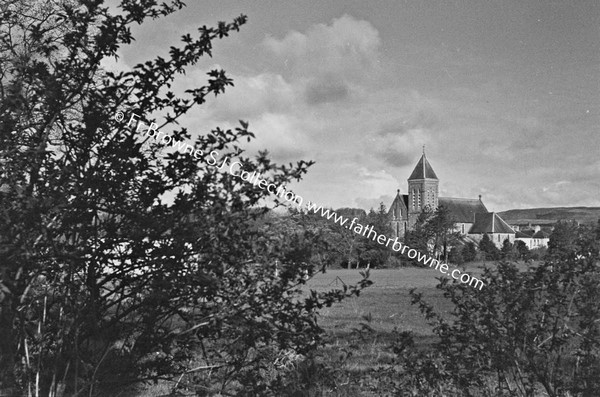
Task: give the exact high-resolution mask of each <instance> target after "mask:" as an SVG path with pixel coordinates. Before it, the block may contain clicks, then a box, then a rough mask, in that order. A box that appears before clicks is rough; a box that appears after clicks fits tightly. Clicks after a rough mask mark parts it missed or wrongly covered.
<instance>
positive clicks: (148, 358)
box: [0, 0, 368, 396]
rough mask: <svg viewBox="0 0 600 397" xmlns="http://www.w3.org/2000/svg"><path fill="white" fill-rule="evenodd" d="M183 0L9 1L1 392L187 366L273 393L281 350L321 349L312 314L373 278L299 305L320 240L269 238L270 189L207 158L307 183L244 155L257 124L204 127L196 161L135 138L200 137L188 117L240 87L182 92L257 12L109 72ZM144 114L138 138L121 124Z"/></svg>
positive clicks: (177, 372) (93, 384)
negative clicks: (143, 32)
mask: <svg viewBox="0 0 600 397" xmlns="http://www.w3.org/2000/svg"><path fill="white" fill-rule="evenodd" d="M183 6H184V5H183V3H182V2H181V1H179V0H173V1H170V2H162V3H160V4H157V2H154V1H138V0H122V1H121V3H120V13H119V14H114V13H112V12H111V11H110V9H109V8H108V7H106V6H103V4H102V1H81V2H75V1H61V2H50V3H47V4H46V3H42V2H37V1H32V0H26V1H8V2H7V1H5V2H3V3H2V5H0V12H1V13H2V18H1V19H0V62H1V63H0V66H1V68H0V69H1V70H0V151H1V152H0V161H1V162H2V164H3V167H2V169H1V170H0V191H1V193H0V277H1V280H0V291H1V293H0V332H1V335H2V337H1V338H0V362H1V363H2V365H0V381H1V386H0V387H1V388H2V389H3V390H2V392H7V393H9V394H13V395H21V392H24V390H26V389H29V391H30V392H33V393H35V394H41V395H49V394H51V393H54V394H56V393H57V392H58V391H60V390H62V391H64V393H65V394H66V395H81V394H86V395H90V396H92V395H114V394H115V393H116V390H122V388H123V387H125V386H126V385H128V384H131V383H135V382H138V381H140V380H142V381H147V380H158V379H164V378H172V377H174V376H177V377H179V376H183V375H185V374H191V375H193V376H195V382H196V383H197V386H198V387H199V388H206V389H210V390H212V389H214V388H215V387H217V386H216V385H218V390H217V391H215V393H218V392H222V393H229V394H235V393H237V392H239V391H240V390H242V389H245V391H246V392H247V393H254V394H256V393H262V392H264V391H265V390H267V389H269V388H271V389H272V388H273V387H276V385H275V383H273V382H269V381H268V380H266V379H265V377H264V376H261V374H263V373H264V371H263V369H264V367H265V365H267V364H266V363H269V362H270V361H271V356H269V354H270V352H273V351H275V352H277V351H281V350H285V349H294V350H296V351H297V352H299V353H303V352H307V351H309V350H310V349H312V348H314V347H315V346H316V345H317V343H318V340H319V335H320V332H321V331H320V328H319V327H318V325H317V323H316V315H315V310H316V309H317V308H319V307H322V306H323V305H329V304H331V303H332V302H334V301H337V300H340V299H342V298H343V297H345V296H348V295H352V294H356V293H358V291H359V290H360V288H362V287H364V286H366V285H367V284H368V282H367V281H366V280H363V281H362V282H361V283H360V285H358V286H354V287H350V288H348V289H344V290H339V291H329V292H325V293H316V292H314V293H312V294H310V295H309V296H307V297H305V298H301V297H299V286H300V285H302V284H303V283H304V282H305V281H304V275H305V272H306V271H309V270H310V269H312V268H313V267H314V266H315V263H312V261H311V258H312V251H311V250H310V246H311V244H313V243H316V241H315V239H317V238H318V236H317V235H315V234H313V233H311V232H310V231H307V230H303V231H300V232H297V233H290V234H284V235H279V234H278V235H274V234H268V233H266V232H265V230H263V229H260V228H257V225H256V222H255V221H256V219H257V218H259V217H260V216H261V214H262V213H263V212H264V211H260V210H257V205H258V203H259V202H261V200H262V199H263V198H265V197H266V196H267V193H266V191H265V190H263V189H261V188H259V187H258V186H255V185H252V184H250V183H246V182H245V181H243V180H241V179H240V178H237V177H234V176H233V175H231V174H229V173H228V172H221V171H219V169H218V168H217V167H214V166H212V165H210V164H209V162H208V161H207V159H209V155H210V154H211V153H218V154H220V155H222V156H229V157H230V158H237V159H239V162H240V164H241V168H242V169H243V170H245V171H248V172H250V173H252V172H256V173H257V174H259V175H263V176H264V177H265V178H266V179H267V180H268V181H269V182H272V183H274V184H275V185H285V184H286V183H288V182H290V181H292V180H299V179H300V178H301V177H302V175H303V174H304V173H305V172H306V171H307V168H308V166H309V165H310V164H311V163H310V162H309V163H307V162H304V161H301V162H299V163H297V164H295V165H290V166H289V167H288V166H280V165H278V164H274V163H273V162H271V161H270V159H269V158H268V157H267V154H266V153H260V154H259V155H258V156H256V157H253V158H249V157H247V156H245V155H244V151H243V149H242V148H241V145H242V143H243V142H245V141H249V140H251V139H252V138H253V136H254V135H253V133H252V132H250V131H249V130H248V125H247V124H246V123H245V122H240V125H239V126H238V127H237V128H235V129H231V130H229V129H228V130H223V129H220V128H215V129H213V130H212V131H205V132H204V133H203V134H201V135H200V136H199V137H198V138H197V139H196V140H195V142H192V146H193V149H194V155H193V156H192V155H191V153H182V152H181V151H172V150H170V149H169V148H168V145H169V144H168V141H167V140H165V139H162V140H154V139H151V138H150V137H148V136H147V137H146V138H144V137H143V135H142V134H141V132H144V130H146V131H147V130H149V129H151V128H154V129H155V130H157V131H163V132H165V133H168V134H169V136H170V137H171V140H174V141H179V142H185V141H187V140H190V138H191V135H190V133H189V132H188V129H187V128H185V127H179V126H178V123H179V122H180V121H181V117H182V116H184V115H185V114H186V113H188V112H189V111H190V110H191V109H192V108H194V107H195V106H197V105H201V104H203V103H205V102H206V101H207V100H208V98H209V97H210V96H212V95H220V94H222V93H223V92H224V91H225V89H226V88H227V87H228V86H231V85H232V84H233V83H232V80H231V79H230V78H228V77H227V75H226V73H225V72H224V71H223V70H212V71H210V72H209V73H208V74H207V80H206V83H205V84H204V85H203V86H201V87H196V88H190V89H188V90H186V91H185V93H184V94H179V93H176V92H173V91H172V90H171V86H172V84H173V83H174V81H175V80H176V78H177V77H178V76H180V75H181V74H182V73H184V72H185V70H186V69H189V68H190V67H191V66H193V65H195V64H196V63H197V62H198V61H199V59H200V58H201V57H202V56H206V55H209V56H210V55H211V53H212V47H213V42H214V41H215V40H217V39H221V38H224V37H226V36H228V35H229V34H230V33H232V32H235V31H238V30H239V29H240V28H241V27H242V25H244V23H245V22H246V17H245V16H240V17H238V18H236V19H234V20H233V21H231V22H229V23H225V22H220V23H219V24H218V25H217V27H214V28H213V27H206V26H203V27H201V28H200V29H199V30H198V32H197V34H196V36H195V37H192V35H190V34H185V35H184V36H182V44H181V46H179V47H171V49H170V52H169V55H168V56H167V57H166V58H163V57H156V58H154V59H149V60H148V61H146V62H145V63H142V64H139V65H136V66H135V67H134V68H133V70H131V71H125V72H120V73H112V72H106V71H103V70H102V68H101V66H100V65H101V62H102V61H103V60H104V59H107V58H114V57H116V55H117V50H118V49H119V48H120V47H121V46H123V45H129V44H131V43H132V41H133V37H132V34H131V28H132V26H135V25H137V24H141V23H144V22H145V21H147V20H148V19H157V18H162V17H165V16H167V15H169V14H172V13H173V12H176V11H177V10H179V9H181V8H182V7H183ZM134 113H135V114H137V115H138V116H139V123H138V122H136V123H134V124H137V125H138V126H139V125H141V126H142V127H143V128H142V129H141V131H138V128H127V125H126V124H125V122H127V121H128V120H129V121H130V122H131V118H132V117H133V119H134V120H136V116H132V115H133V114H134ZM122 119H124V121H122ZM154 123H156V124H154ZM194 127H195V128H196V129H198V127H200V126H194ZM165 195H167V196H169V195H171V196H172V197H173V200H172V201H171V202H167V201H165V200H163V198H164V197H165ZM277 261H281V262H283V265H284V266H285V268H286V271H285V272H284V273H283V275H282V276H281V277H275V275H274V271H273V270H274V266H275V265H276V263H277ZM207 370H210V371H211V372H210V377H209V376H205V375H204V372H203V371H207Z"/></svg>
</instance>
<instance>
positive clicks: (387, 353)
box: [140, 262, 529, 396]
mask: <svg viewBox="0 0 600 397" xmlns="http://www.w3.org/2000/svg"><path fill="white" fill-rule="evenodd" d="M484 264H485V263H483V262H472V263H469V264H468V265H467V266H466V267H462V269H463V270H466V271H468V272H470V273H472V274H473V275H474V276H476V277H477V276H478V275H480V274H481V272H482V265H484ZM487 265H488V266H494V264H493V263H492V262H488V263H487ZM518 266H519V268H520V269H521V270H526V269H527V268H528V267H529V266H528V265H526V264H524V263H521V264H519V265H518ZM364 270H365V269H331V270H327V271H326V272H325V273H318V274H316V275H315V276H314V277H312V278H311V279H309V280H308V281H307V283H306V285H304V287H303V290H304V291H306V292H308V291H310V290H315V291H317V292H324V291H328V290H331V289H336V288H342V287H343V285H344V284H346V285H353V284H356V283H357V282H358V281H359V280H360V279H362V276H361V274H360V273H361V272H363V271H364ZM369 274H370V277H369V279H370V280H371V281H373V284H372V285H371V286H370V287H368V288H366V289H364V290H363V291H362V292H361V294H360V296H359V297H353V298H348V299H345V300H343V301H342V302H338V303H335V304H333V305H332V306H331V307H326V308H323V309H321V310H320V311H319V319H318V323H319V325H320V326H321V327H322V328H323V329H324V330H325V332H326V336H325V345H324V346H323V347H321V348H320V349H319V350H318V351H317V354H316V356H317V357H318V358H319V360H320V361H321V362H323V363H325V364H326V365H329V366H332V367H333V368H336V369H337V371H338V373H341V374H345V375H346V376H348V377H349V378H350V377H352V378H353V379H354V381H352V382H351V381H350V379H348V385H349V386H348V387H349V388H350V387H352V388H356V385H357V383H356V381H355V380H356V379H360V378H362V377H363V376H364V375H365V374H367V373H368V372H369V371H370V370H372V369H374V368H381V367H389V366H391V365H393V364H392V362H393V358H394V354H393V352H392V351H391V347H390V345H391V343H392V342H393V340H394V331H395V330H396V331H398V332H402V331H411V332H412V333H413V334H414V339H415V342H416V345H417V347H418V348H422V349H426V348H427V346H428V345H430V344H431V343H433V342H435V341H436V338H437V337H436V336H434V334H433V331H432V328H431V326H430V325H429V324H428V323H427V321H426V320H425V318H424V316H423V315H422V314H421V313H420V312H419V309H418V307H416V306H414V305H412V304H411V298H410V295H409V291H410V289H412V288H416V290H417V292H421V293H422V294H423V296H424V298H425V299H426V301H427V302H429V303H430V304H432V305H433V307H434V308H435V310H436V312H438V313H442V314H443V315H444V317H446V318H449V317H451V314H450V313H451V311H452V308H453V307H452V303H451V302H450V301H448V300H447V299H446V298H445V297H444V296H443V294H442V292H441V291H440V290H438V289H437V288H436V285H437V284H439V279H440V278H443V277H447V276H444V275H442V274H441V273H439V272H438V271H436V270H434V269H430V268H415V267H405V268H397V269H370V271H369ZM450 280H452V279H450ZM484 288H485V287H484ZM315 376H316V377H317V378H318V376H319V375H318V374H315ZM162 386H163V387H161V386H160V385H157V386H153V387H149V388H147V389H145V390H144V392H143V393H144V394H143V395H148V396H163V395H166V394H167V393H166V392H167V390H168V388H167V387H164V386H165V385H164V384H163V385H162ZM140 395H142V394H140ZM326 395H345V396H354V395H356V396H359V395H360V396H370V395H372V396H376V395H379V394H377V393H376V392H374V393H369V392H368V390H367V389H366V388H362V387H361V388H360V390H354V389H352V390H350V389H343V388H342V389H338V390H337V391H336V392H335V393H334V392H333V391H332V390H330V392H327V393H326Z"/></svg>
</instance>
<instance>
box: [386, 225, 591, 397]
mask: <svg viewBox="0 0 600 397" xmlns="http://www.w3.org/2000/svg"><path fill="white" fill-rule="evenodd" d="M568 230H570V231H571V232H572V234H568V233H566V232H565V231H564V230H561V231H559V233H557V235H555V245H553V247H555V248H554V249H553V255H554V256H553V257H551V258H549V259H547V260H546V262H545V263H543V264H540V265H538V266H536V267H533V268H532V269H531V270H530V271H527V272H520V271H519V270H518V269H517V268H516V267H515V265H513V264H510V263H508V262H502V263H500V264H498V266H497V267H495V268H494V269H489V268H488V269H485V271H484V274H483V276H482V279H483V280H484V282H485V283H486V288H484V289H483V290H481V291H479V290H474V289H473V288H470V287H469V286H466V285H463V284H460V283H454V284H450V283H449V282H448V280H447V279H442V281H441V283H440V285H439V286H438V288H440V289H441V290H442V291H444V295H445V296H446V297H447V298H448V299H450V300H451V301H452V302H453V304H454V305H455V309H454V311H453V313H452V318H451V319H450V320H448V319H446V318H444V317H443V316H441V315H440V314H438V313H436V312H435V311H434V309H433V308H432V307H431V306H430V305H429V304H427V303H426V302H425V301H424V299H423V297H422V295H421V294H420V293H417V292H415V291H412V296H413V299H414V303H416V304H418V305H419V307H420V308H421V310H422V312H423V314H424V315H425V316H426V318H428V319H429V320H430V321H431V323H432V325H434V332H435V333H436V334H437V335H438V336H439V338H440V341H439V343H437V344H435V346H434V350H433V351H432V352H429V353H420V352H415V351H414V350H410V349H406V348H403V349H400V350H399V351H398V352H399V353H398V354H399V356H400V357H401V358H402V359H403V360H402V361H403V362H404V367H403V371H404V372H403V374H402V375H403V378H402V379H404V381H405V382H408V384H410V385H412V386H413V387H417V388H418V390H419V391H420V392H421V393H422V394H420V395H427V394H426V393H427V392H431V391H434V390H440V388H445V389H446V392H445V393H444V395H453V394H452V393H453V392H452V389H453V390H455V391H460V394H456V395H464V396H479V395H502V396H534V395H539V394H540V393H541V390H543V391H544V393H546V394H547V395H548V396H552V397H558V396H596V395H599V394H600V302H599V301H598V298H597V297H598V296H599V294H600V226H599V227H597V228H596V229H595V230H594V229H592V228H588V227H579V228H577V229H572V228H569V229H568ZM558 236H560V238H559V237H558ZM565 242H567V243H568V244H565ZM558 247H560V248H558ZM561 250H564V251H561ZM398 343H400V342H398ZM403 343H404V345H406V343H407V342H406V341H404V342H403ZM397 345H398V344H397ZM402 346H403V345H402V344H401V343H400V347H402ZM436 395H438V394H436Z"/></svg>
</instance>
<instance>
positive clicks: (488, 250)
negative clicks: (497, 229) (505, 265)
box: [479, 233, 500, 261]
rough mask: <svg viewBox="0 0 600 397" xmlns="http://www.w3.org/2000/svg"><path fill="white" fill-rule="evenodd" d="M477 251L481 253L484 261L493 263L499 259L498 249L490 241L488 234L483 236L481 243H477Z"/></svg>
mask: <svg viewBox="0 0 600 397" xmlns="http://www.w3.org/2000/svg"><path fill="white" fill-rule="evenodd" d="M479 251H481V252H482V253H483V255H484V256H485V259H487V260H491V261H495V260H497V259H499V257H500V251H499V250H498V247H496V245H495V244H494V243H493V242H492V240H490V236H488V234H487V233H486V234H484V235H483V237H482V239H481V241H479Z"/></svg>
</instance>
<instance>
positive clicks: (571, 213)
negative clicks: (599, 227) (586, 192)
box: [499, 207, 600, 224]
mask: <svg viewBox="0 0 600 397" xmlns="http://www.w3.org/2000/svg"><path fill="white" fill-rule="evenodd" d="M499 214H500V216H501V217H502V219H504V220H505V221H511V220H518V219H552V220H576V221H578V222H580V223H586V224H590V223H596V222H598V219H600V207H556V208H528V209H515V210H508V211H503V212H499Z"/></svg>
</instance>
